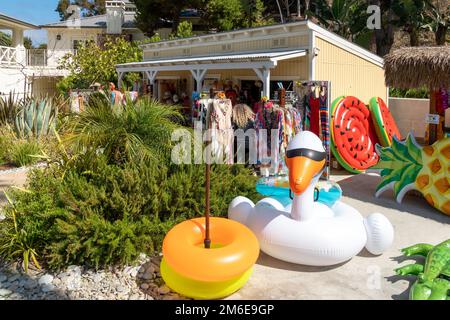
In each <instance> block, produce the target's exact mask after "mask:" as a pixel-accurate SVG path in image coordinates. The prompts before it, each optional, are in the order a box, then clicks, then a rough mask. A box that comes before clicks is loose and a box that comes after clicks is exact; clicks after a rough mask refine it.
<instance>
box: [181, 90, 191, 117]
mask: <svg viewBox="0 0 450 320" xmlns="http://www.w3.org/2000/svg"><path fill="white" fill-rule="evenodd" d="M181 105H182V107H183V109H182V112H183V114H184V115H185V116H186V117H188V116H190V114H191V100H190V99H189V96H188V95H187V94H186V92H182V93H181Z"/></svg>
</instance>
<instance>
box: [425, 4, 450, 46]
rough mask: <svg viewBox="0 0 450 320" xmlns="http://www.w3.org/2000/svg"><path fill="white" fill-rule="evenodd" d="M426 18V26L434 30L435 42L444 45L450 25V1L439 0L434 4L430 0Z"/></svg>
mask: <svg viewBox="0 0 450 320" xmlns="http://www.w3.org/2000/svg"><path fill="white" fill-rule="evenodd" d="M425 18H426V20H427V24H426V25H425V26H424V27H425V28H427V29H429V30H431V31H432V32H434V37H435V42H436V44H437V45H438V46H442V45H444V44H445V40H446V37H447V31H448V28H449V25H450V4H449V2H448V1H447V0H438V1H436V3H434V4H433V3H431V2H428V3H427V8H426V10H425Z"/></svg>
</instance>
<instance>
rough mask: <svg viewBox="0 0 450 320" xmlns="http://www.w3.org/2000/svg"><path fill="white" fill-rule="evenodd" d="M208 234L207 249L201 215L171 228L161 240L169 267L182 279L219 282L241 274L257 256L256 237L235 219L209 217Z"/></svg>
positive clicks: (246, 270) (252, 263) (253, 262)
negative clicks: (208, 242) (209, 241)
mask: <svg viewBox="0 0 450 320" xmlns="http://www.w3.org/2000/svg"><path fill="white" fill-rule="evenodd" d="M210 234H211V243H212V245H211V249H205V248H204V246H203V241H204V238H205V219H204V218H197V219H192V220H188V221H184V222H182V223H180V224H178V225H176V226H175V227H173V228H172V229H171V230H170V231H169V232H168V233H167V235H166V237H165V239H164V242H163V250H162V251H163V256H164V260H165V262H166V263H167V265H168V266H170V269H172V270H173V271H174V272H175V273H176V274H178V275H181V276H182V277H184V278H186V279H191V280H195V281H202V282H222V281H228V280H233V279H234V280H236V279H237V278H239V277H242V276H243V274H244V273H246V272H248V271H249V269H250V268H251V267H252V266H253V265H254V264H255V262H256V260H257V259H258V255H259V244H258V240H257V239H256V237H255V235H254V234H253V233H252V232H251V231H250V229H248V228H247V227H246V226H244V225H242V224H240V223H239V222H236V221H232V220H228V219H224V218H216V217H212V218H210ZM169 287H170V286H169Z"/></svg>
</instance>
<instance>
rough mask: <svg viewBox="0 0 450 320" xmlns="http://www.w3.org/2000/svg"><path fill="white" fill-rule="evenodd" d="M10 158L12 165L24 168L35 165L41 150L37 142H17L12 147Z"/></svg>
mask: <svg viewBox="0 0 450 320" xmlns="http://www.w3.org/2000/svg"><path fill="white" fill-rule="evenodd" d="M9 153H10V154H9V157H10V161H11V162H12V164H14V165H16V166H18V167H23V166H28V165H32V164H35V163H36V162H37V161H38V159H39V158H38V156H39V155H40V154H41V149H40V147H39V144H38V143H37V141H34V140H17V141H14V144H13V145H12V146H11V148H10V151H9Z"/></svg>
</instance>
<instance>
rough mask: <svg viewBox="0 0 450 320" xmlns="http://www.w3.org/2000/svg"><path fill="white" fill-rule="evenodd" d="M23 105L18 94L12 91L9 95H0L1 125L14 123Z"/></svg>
mask: <svg viewBox="0 0 450 320" xmlns="http://www.w3.org/2000/svg"><path fill="white" fill-rule="evenodd" d="M20 106H21V101H20V100H19V98H18V95H15V94H14V93H10V94H9V96H8V97H5V98H3V97H0V126H4V125H6V124H11V125H12V124H13V123H14V121H15V117H16V114H17V112H18V110H19V108H20Z"/></svg>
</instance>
